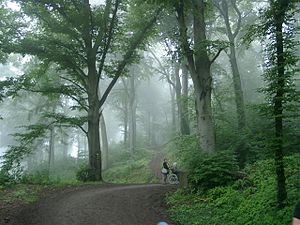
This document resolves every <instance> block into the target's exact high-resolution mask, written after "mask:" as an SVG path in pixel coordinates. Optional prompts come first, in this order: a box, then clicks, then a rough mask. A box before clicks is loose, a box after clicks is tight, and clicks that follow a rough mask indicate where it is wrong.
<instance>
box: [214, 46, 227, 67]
mask: <svg viewBox="0 0 300 225" xmlns="http://www.w3.org/2000/svg"><path fill="white" fill-rule="evenodd" d="M224 49H225V48H220V49H219V50H218V52H217V54H216V55H215V56H214V57H213V58H212V60H210V64H213V63H214V61H215V60H216V59H217V58H218V57H219V55H220V54H221V52H222V51H223V50H224Z"/></svg>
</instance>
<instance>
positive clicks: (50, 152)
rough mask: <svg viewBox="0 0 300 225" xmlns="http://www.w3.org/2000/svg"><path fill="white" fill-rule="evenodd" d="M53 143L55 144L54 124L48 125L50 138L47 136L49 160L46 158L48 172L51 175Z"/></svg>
mask: <svg viewBox="0 0 300 225" xmlns="http://www.w3.org/2000/svg"><path fill="white" fill-rule="evenodd" d="M54 145H55V133H54V126H51V127H50V138H49V160H48V173H49V176H51V174H52V172H53V167H54Z"/></svg>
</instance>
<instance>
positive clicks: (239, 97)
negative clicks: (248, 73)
mask: <svg viewBox="0 0 300 225" xmlns="http://www.w3.org/2000/svg"><path fill="white" fill-rule="evenodd" d="M231 4H232V7H233V8H234V10H235V12H236V14H237V15H238V20H237V27H236V29H235V30H234V31H232V28H231V25H230V21H229V10H228V2H227V0H222V3H221V5H222V7H221V8H220V7H219V4H218V3H217V7H218V8H219V11H220V13H221V15H222V16H223V18H224V21H225V26H226V32H227V37H228V40H229V42H230V54H229V55H228V57H229V61H230V66H231V71H232V78H233V87H234V94H235V103H236V112H237V124H238V130H239V132H243V131H244V129H245V127H246V115H245V103H244V93H243V88H242V83H241V76H240V72H239V68H238V63H237V59H236V48H235V39H236V37H237V35H238V33H239V31H240V27H241V13H240V11H239V10H238V8H237V6H236V5H235V1H231ZM236 154H237V159H238V162H239V166H240V167H241V168H243V167H244V164H245V162H246V159H247V150H246V147H245V143H244V142H242V143H240V144H239V145H238V146H237V149H236Z"/></svg>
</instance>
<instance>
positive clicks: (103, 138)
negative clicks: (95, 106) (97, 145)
mask: <svg viewBox="0 0 300 225" xmlns="http://www.w3.org/2000/svg"><path fill="white" fill-rule="evenodd" d="M100 128H101V130H100V133H101V143H102V169H103V170H106V169H107V168H108V140H107V132H106V124H105V119H104V115H103V113H102V115H101V117H100Z"/></svg>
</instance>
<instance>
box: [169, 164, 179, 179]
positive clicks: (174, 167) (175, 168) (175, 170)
mask: <svg viewBox="0 0 300 225" xmlns="http://www.w3.org/2000/svg"><path fill="white" fill-rule="evenodd" d="M171 170H172V173H174V174H175V175H176V176H177V178H178V180H179V170H178V167H177V163H176V162H174V163H173V165H172V168H171Z"/></svg>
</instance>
